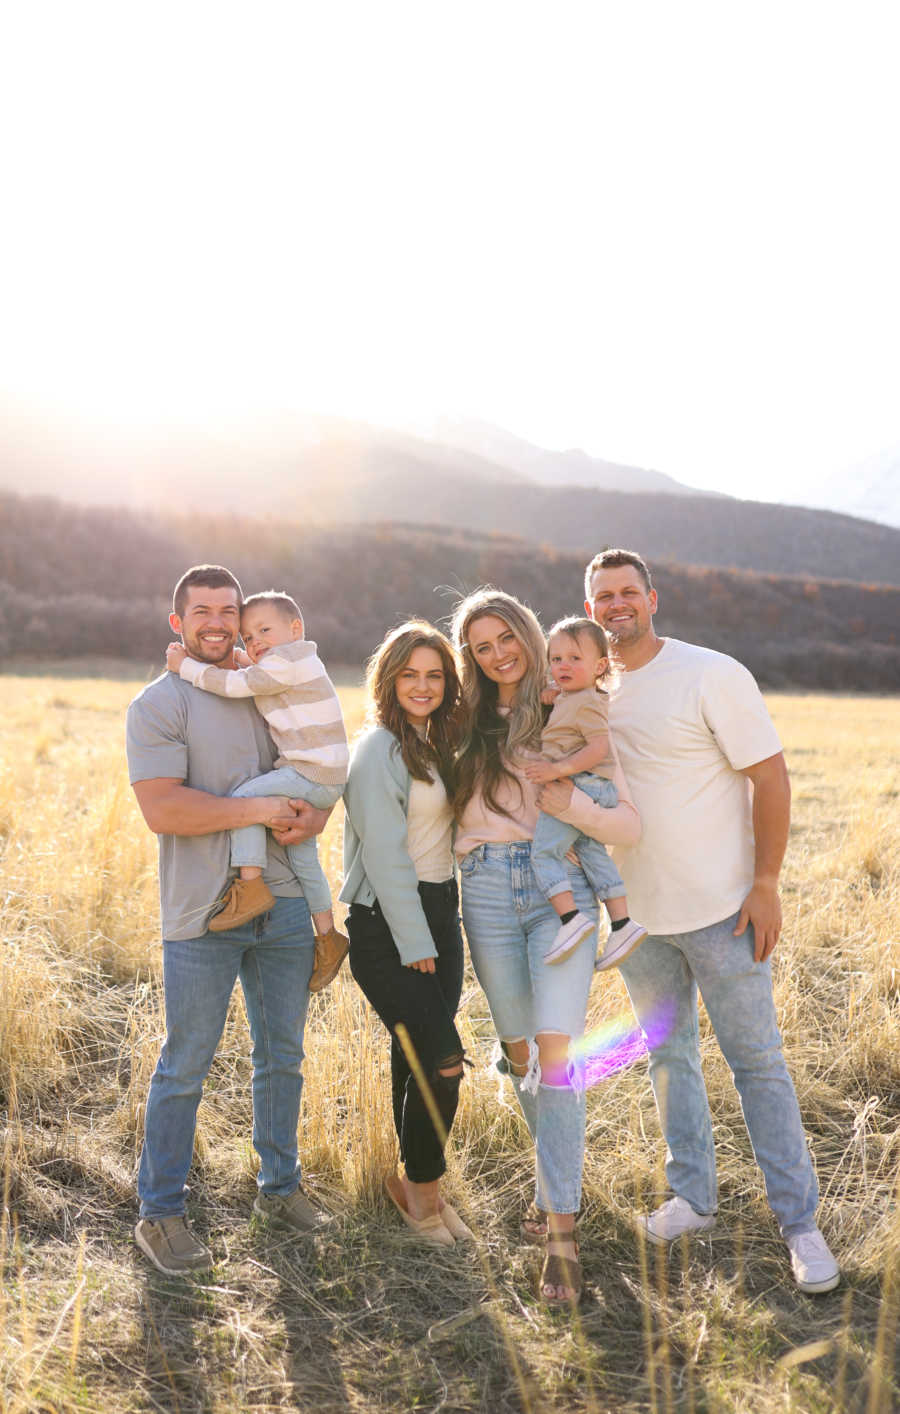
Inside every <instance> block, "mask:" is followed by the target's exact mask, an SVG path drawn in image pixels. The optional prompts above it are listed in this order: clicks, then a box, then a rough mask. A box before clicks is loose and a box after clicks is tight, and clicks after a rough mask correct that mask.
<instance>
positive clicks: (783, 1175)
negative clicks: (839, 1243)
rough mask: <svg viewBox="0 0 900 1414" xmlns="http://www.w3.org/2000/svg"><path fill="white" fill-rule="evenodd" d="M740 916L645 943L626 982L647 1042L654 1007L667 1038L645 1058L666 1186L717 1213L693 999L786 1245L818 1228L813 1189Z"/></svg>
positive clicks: (762, 967) (626, 965) (765, 967)
mask: <svg viewBox="0 0 900 1414" xmlns="http://www.w3.org/2000/svg"><path fill="white" fill-rule="evenodd" d="M737 916H738V915H737V914H735V915H734V917H732V918H726V919H724V920H723V921H722V922H721V923H714V924H712V925H711V926H710V927H709V928H699V929H697V930H696V932H693V933H677V934H673V935H671V936H669V937H649V938H645V940H644V942H643V943H642V944H641V946H640V947H639V948H638V949H637V950H636V951H635V952H633V953H632V954H631V956H630V957H629V958H627V959H626V961H625V962H623V963H622V968H621V971H622V976H623V978H624V979H625V985H626V987H627V988H628V995H629V996H630V998H631V1004H632V1006H633V1007H634V1011H635V1015H636V1016H637V1019H638V1022H639V1023H640V1025H641V1027H642V1029H643V1030H644V1032H645V1034H646V1032H647V1031H648V1030H650V1031H651V1032H652V1030H653V1027H654V1022H655V1018H656V1017H657V1016H658V1014H659V1012H660V1009H661V1008H663V1009H665V1008H672V1016H671V1022H670V1024H671V1030H669V1033H668V1035H667V1036H666V1038H665V1040H663V1041H662V1042H660V1044H659V1045H655V1046H653V1047H652V1049H651V1050H650V1083H651V1084H652V1086H653V1094H654V1097H655V1099H656V1107H657V1110H658V1112H659V1120H660V1124H661V1126H662V1131H663V1134H664V1135H665V1140H666V1145H667V1152H666V1179H667V1180H668V1183H669V1186H670V1188H671V1189H672V1191H673V1193H676V1194H678V1195H679V1197H681V1198H685V1199H686V1200H687V1201H688V1203H690V1205H691V1207H692V1208H693V1209H694V1210H695V1211H696V1212H698V1213H704V1214H706V1213H714V1212H715V1211H716V1200H717V1191H716V1160H715V1152H714V1149H713V1135H712V1123H711V1120H710V1114H709V1104H708V1101H707V1098H706V1086H705V1085H704V1083H703V1073H702V1070H701V1067H700V1043H699V1031H698V1026H697V991H698V988H699V990H700V993H701V994H702V997H703V1002H704V1005H705V1007H706V1012H707V1015H708V1016H709V1019H710V1022H711V1023H712V1028H713V1031H714V1032H715V1035H716V1040H717V1041H718V1043H719V1045H720V1046H721V1048H722V1054H723V1055H724V1057H725V1059H726V1061H727V1062H728V1064H729V1066H730V1067H731V1072H732V1076H733V1078H734V1083H735V1086H736V1088H737V1092H738V1095H739V1096H740V1101H741V1110H742V1112H743V1116H744V1122H745V1124H746V1125H747V1129H748V1131H749V1134H750V1143H751V1145H752V1146H753V1153H754V1155H755V1157H756V1162H757V1163H758V1164H759V1166H760V1168H761V1169H762V1173H763V1178H764V1180H765V1185H766V1196H767V1197H768V1200H769V1203H770V1205H771V1207H772V1211H773V1212H774V1214H775V1216H776V1218H777V1219H778V1225H779V1227H780V1229H781V1233H782V1236H783V1237H793V1236H795V1235H796V1234H797V1233H801V1232H809V1231H810V1230H811V1229H812V1228H814V1227H815V1225H816V1222H815V1211H816V1205H817V1203H818V1201H819V1190H818V1185H817V1183H816V1176H815V1173H814V1171H813V1166H812V1161H811V1159H810V1156H809V1150H808V1149H807V1145H806V1135H805V1134H804V1131H803V1121H802V1120H801V1118H800V1109H799V1106H798V1104H797V1096H796V1094H795V1092H794V1086H793V1084H792V1082H791V1078H790V1076H789V1075H788V1072H787V1067H786V1065H785V1063H784V1056H783V1055H782V1051H781V1035H780V1033H779V1030H778V1023H777V1021H776V1018H775V1003H774V999H773V997H772V973H771V967H770V964H769V963H768V962H754V960H753V929H752V928H751V927H748V929H747V931H746V932H745V933H744V934H742V936H741V937H740V938H735V937H734V936H733V932H732V930H733V929H734V927H735V925H736V923H737Z"/></svg>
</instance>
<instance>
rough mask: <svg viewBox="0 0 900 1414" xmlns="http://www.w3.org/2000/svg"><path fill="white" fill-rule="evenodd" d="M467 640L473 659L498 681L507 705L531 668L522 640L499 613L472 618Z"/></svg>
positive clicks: (485, 673) (500, 693)
mask: <svg viewBox="0 0 900 1414" xmlns="http://www.w3.org/2000/svg"><path fill="white" fill-rule="evenodd" d="M467 642H468V645H469V652H470V653H471V654H472V661H473V662H474V663H475V664H476V665H477V666H478V667H479V668H480V669H481V671H482V672H483V673H484V675H485V677H486V678H488V680H489V681H490V682H495V683H496V684H497V688H498V691H497V697H498V699H499V701H500V704H501V705H502V706H504V707H508V706H509V705H510V704H511V702H512V700H513V698H514V697H515V695H516V688H517V687H518V685H519V683H520V682H521V681H522V679H523V677H524V676H525V674H526V672H527V671H528V658H527V655H526V652H525V649H524V648H523V646H522V644H521V642H520V641H519V639H518V638H517V637H516V635H515V634H514V633H513V631H512V629H511V628H510V626H509V624H508V623H507V622H506V621H505V619H501V618H499V617H498V616H497V615H496V614H483V615H482V616H481V617H480V618H477V619H473V620H472V622H471V623H470V625H469V632H468V638H467Z"/></svg>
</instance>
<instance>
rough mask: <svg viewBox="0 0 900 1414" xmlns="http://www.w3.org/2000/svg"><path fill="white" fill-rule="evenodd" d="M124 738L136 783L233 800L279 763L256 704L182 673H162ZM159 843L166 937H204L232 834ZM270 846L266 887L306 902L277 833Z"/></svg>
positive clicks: (223, 881) (134, 709)
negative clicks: (170, 785)
mask: <svg viewBox="0 0 900 1414" xmlns="http://www.w3.org/2000/svg"><path fill="white" fill-rule="evenodd" d="M125 736H126V749H127V752H128V775H129V779H130V781H131V784H132V785H134V784H135V782H136V781H152V780H157V779H159V778H170V779H176V780H180V781H183V782H184V784H185V785H186V786H191V787H193V789H195V790H202V791H207V792H208V793H209V794H210V795H230V794H231V792H232V791H233V790H235V788H236V787H237V786H239V785H243V783H244V781H248V780H250V778H251V777H252V776H261V775H263V774H265V772H267V771H271V770H272V769H273V767H274V764H275V756H276V752H275V748H274V746H273V745H272V739H271V737H270V736H269V733H268V731H267V730H266V726H265V723H264V722H263V719H262V717H261V716H260V715H259V713H258V712H257V710H256V707H255V706H254V704H253V701H252V699H250V698H239V699H229V698H225V697H218V696H216V694H215V693H213V692H203V691H201V689H200V688H198V687H192V686H191V684H190V683H187V682H183V681H182V679H181V678H180V677H179V676H178V675H177V673H164V674H163V676H162V677H159V678H157V679H156V681H155V682H151V683H150V684H149V686H147V687H145V688H144V690H143V691H142V692H139V693H138V695H137V697H136V698H135V699H134V701H133V702H132V703H131V706H130V707H129V708H128V717H127V721H126V731H125ZM158 838H159V896H160V910H161V913H162V935H163V937H164V938H168V939H172V940H175V939H177V938H199V937H201V936H202V934H204V933H205V932H206V925H207V923H208V921H209V918H210V916H211V914H212V912H213V910H214V907H215V905H216V903H217V901H218V900H219V899H220V898H221V896H222V894H223V892H224V890H225V889H226V887H227V885H228V882H229V880H230V878H231V877H232V873H233V871H232V869H231V867H230V853H231V840H230V835H229V834H228V832H227V831H220V832H217V833H216V834H212V835H159V836H158ZM267 840H268V864H267V866H266V869H265V871H264V874H263V877H264V879H265V881H266V883H267V884H268V886H269V888H270V889H271V890H272V892H273V894H275V895H277V896H278V897H282V898H284V897H287V898H297V897H300V896H301V895H302V892H303V891H302V889H301V888H300V885H299V884H298V882H297V880H296V879H295V877H294V875H293V873H292V872H291V868H290V865H289V864H288V861H287V858H286V856H285V853H284V850H283V849H282V847H281V846H280V845H278V844H276V843H275V841H274V839H273V838H272V836H271V834H270V835H268V836H267Z"/></svg>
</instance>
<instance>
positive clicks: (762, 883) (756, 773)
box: [734, 751, 791, 962]
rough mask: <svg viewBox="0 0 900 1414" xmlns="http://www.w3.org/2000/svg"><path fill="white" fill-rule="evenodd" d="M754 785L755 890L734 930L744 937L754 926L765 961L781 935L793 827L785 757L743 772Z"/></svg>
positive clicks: (760, 955) (756, 952) (756, 951)
mask: <svg viewBox="0 0 900 1414" xmlns="http://www.w3.org/2000/svg"><path fill="white" fill-rule="evenodd" d="M741 775H742V776H746V777H747V778H748V779H749V780H750V781H751V782H752V784H753V840H754V844H755V847H756V858H755V863H754V868H753V887H752V889H751V890H750V892H749V894H748V895H747V897H746V898H745V899H744V902H743V903H742V904H741V912H740V916H739V918H738V921H737V927H736V928H735V930H734V933H735V937H740V935H741V934H742V933H743V932H744V930H745V929H746V927H747V924H748V923H752V925H753V935H754V939H755V949H754V957H755V959H756V961H757V962H765V961H766V958H768V957H770V956H771V954H772V952H773V951H774V949H775V944H776V943H777V942H778V939H779V937H780V936H781V898H780V896H779V893H778V877H779V875H780V873H781V863H782V860H783V859H784V851H785V849H786V848H787V841H788V832H789V830H790V827H791V782H790V777H789V776H788V771H787V765H786V764H785V759H784V755H783V753H782V752H780V751H779V752H778V754H777V755H775V756H769V757H767V758H766V760H765V761H757V762H756V763H755V765H753V766H746V767H745V768H744V770H743V771H742V772H741Z"/></svg>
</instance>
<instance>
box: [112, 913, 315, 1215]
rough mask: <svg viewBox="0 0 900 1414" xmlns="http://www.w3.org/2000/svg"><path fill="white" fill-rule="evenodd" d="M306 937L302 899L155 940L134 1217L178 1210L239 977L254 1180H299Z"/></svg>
mask: <svg viewBox="0 0 900 1414" xmlns="http://www.w3.org/2000/svg"><path fill="white" fill-rule="evenodd" d="M314 951H315V943H314V939H313V931H312V927H311V926H310V921H309V909H308V908H307V906H306V903H305V902H304V900H303V899H301V898H276V900H275V904H274V907H273V908H272V909H271V910H270V911H269V912H268V913H264V914H263V915H262V916H261V917H259V918H254V919H253V920H252V921H251V922H250V923H245V924H244V926H243V927H241V928H236V929H235V930H234V932H233V933H205V934H204V935H203V936H202V937H200V938H186V939H183V940H179V941H177V942H163V986H164V990H165V1000H166V1041H165V1045H164V1046H163V1048H162V1052H161V1054H160V1057H159V1062H158V1064H157V1067H156V1070H155V1071H154V1074H153V1078H152V1080H151V1081H150V1092H149V1094H148V1096H147V1108H146V1113H145V1116H144V1147H143V1150H142V1152H141V1163H140V1168H139V1171H138V1194H139V1196H140V1200H141V1217H149V1218H159V1217H168V1216H170V1215H171V1214H179V1213H183V1212H184V1195H185V1181H186V1179H187V1174H188V1169H189V1168H190V1164H191V1156H192V1154H193V1150H194V1131H195V1128H196V1120H197V1106H198V1104H199V1103H200V1092H201V1090H202V1087H203V1082H204V1080H205V1079H206V1076H207V1074H208V1072H209V1068H210V1066H211V1065H212V1061H213V1056H214V1055H215V1053H216V1047H217V1046H218V1044H219V1040H220V1038H221V1035H222V1030H223V1027H224V1025H225V1018H226V1015H227V1013H228V1003H229V1000H230V998H231V993H232V991H233V989H234V984H235V980H236V979H237V978H238V977H240V979H241V987H242V988H243V992H244V1000H245V1002H246V1004H247V1017H248V1020H249V1022H250V1035H251V1037H252V1040H253V1051H252V1059H253V1147H254V1148H255V1150H256V1152H257V1154H258V1155H259V1161H260V1172H259V1176H258V1178H257V1183H258V1184H259V1187H260V1188H261V1189H262V1191H263V1192H264V1193H267V1194H269V1195H272V1194H279V1195H281V1196H285V1195H287V1194H289V1193H293V1191H294V1189H295V1188H296V1187H297V1185H298V1183H299V1182H300V1164H299V1161H298V1158H297V1124H298V1121H299V1117H300V1092H301V1090H302V1088H303V1076H302V1074H301V1069H300V1067H301V1064H302V1061H303V1026H304V1022H305V1021H306V1009H307V1005H308V1003H309V992H308V985H309V979H310V975H311V973H312V966H313V954H314Z"/></svg>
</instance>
